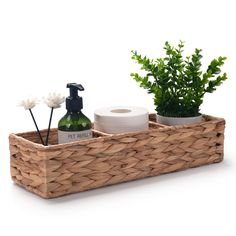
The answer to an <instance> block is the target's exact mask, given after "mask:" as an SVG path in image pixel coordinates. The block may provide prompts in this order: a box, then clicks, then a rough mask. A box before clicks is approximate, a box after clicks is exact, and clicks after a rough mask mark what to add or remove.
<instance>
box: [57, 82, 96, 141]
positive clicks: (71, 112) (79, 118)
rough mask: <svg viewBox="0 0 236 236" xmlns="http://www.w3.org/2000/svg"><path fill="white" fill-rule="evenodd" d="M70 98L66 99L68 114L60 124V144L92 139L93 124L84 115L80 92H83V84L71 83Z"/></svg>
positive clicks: (69, 86) (69, 85)
mask: <svg viewBox="0 0 236 236" xmlns="http://www.w3.org/2000/svg"><path fill="white" fill-rule="evenodd" d="M67 88H69V89H70V96H69V97H67V98H66V109H67V113H66V114H65V116H63V117H62V118H61V120H60V121H59V123H58V143H59V144H61V143H69V142H74V141H78V140H83V139H88V138H92V123H91V121H90V120H89V118H88V117H86V116H85V115H84V114H83V113H82V111H81V110H82V108H83V99H82V97H80V96H78V90H79V91H83V90H84V88H83V86H82V85H81V84H76V83H69V84H67Z"/></svg>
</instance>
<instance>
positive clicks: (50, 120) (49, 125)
mask: <svg viewBox="0 0 236 236" xmlns="http://www.w3.org/2000/svg"><path fill="white" fill-rule="evenodd" d="M52 115H53V107H52V108H51V114H50V119H49V124H48V132H47V137H46V142H45V145H46V146H48V139H49V133H50V127H51V122H52Z"/></svg>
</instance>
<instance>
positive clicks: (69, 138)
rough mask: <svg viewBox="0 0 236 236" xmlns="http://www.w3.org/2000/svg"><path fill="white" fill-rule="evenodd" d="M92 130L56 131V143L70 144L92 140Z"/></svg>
mask: <svg viewBox="0 0 236 236" xmlns="http://www.w3.org/2000/svg"><path fill="white" fill-rule="evenodd" d="M92 137H93V133H92V130H91V129H89V130H83V131H71V132H68V131H60V130H58V143H59V144H61V143H71V142H75V141H79V140H84V139H88V138H92Z"/></svg>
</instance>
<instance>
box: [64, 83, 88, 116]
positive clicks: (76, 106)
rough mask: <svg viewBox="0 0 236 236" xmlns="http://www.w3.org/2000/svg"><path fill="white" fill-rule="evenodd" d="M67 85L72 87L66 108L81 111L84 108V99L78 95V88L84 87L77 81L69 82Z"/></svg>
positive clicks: (81, 89) (82, 88) (80, 89)
mask: <svg viewBox="0 0 236 236" xmlns="http://www.w3.org/2000/svg"><path fill="white" fill-rule="evenodd" d="M66 87H67V88H69V89H70V96H69V97H67V98H66V109H67V110H68V111H72V112H78V111H80V110H81V109H82V108H83V100H82V97H79V96H78V90H79V91H83V90H84V87H83V86H82V85H81V84H76V83H69V84H67V86H66Z"/></svg>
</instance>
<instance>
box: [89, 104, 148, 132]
mask: <svg viewBox="0 0 236 236" xmlns="http://www.w3.org/2000/svg"><path fill="white" fill-rule="evenodd" d="M148 120H149V119H148V110H146V109H145V108H142V107H125V106H122V107H104V108H100V109H97V110H96V111H95V112H94V128H95V129H96V130H99V131H101V132H104V133H109V134H119V133H127V132H136V131H144V130H148Z"/></svg>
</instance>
